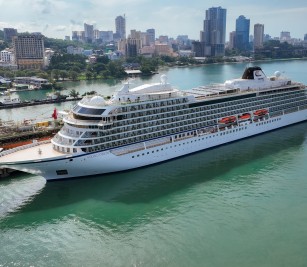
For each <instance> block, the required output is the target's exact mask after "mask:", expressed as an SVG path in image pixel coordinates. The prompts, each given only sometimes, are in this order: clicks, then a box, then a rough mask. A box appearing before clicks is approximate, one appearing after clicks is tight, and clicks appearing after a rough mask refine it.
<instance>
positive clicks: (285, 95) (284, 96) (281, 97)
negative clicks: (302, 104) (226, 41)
mask: <svg viewBox="0 0 307 267" xmlns="http://www.w3.org/2000/svg"><path fill="white" fill-rule="evenodd" d="M291 93H292V96H294V95H301V97H302V98H304V99H306V95H305V94H304V91H303V90H299V91H293V90H292V91H291V92H287V93H283V94H278V97H277V98H276V97H275V98H274V99H273V98H272V97H273V96H272V95H266V96H262V97H261V98H271V99H269V101H273V100H274V101H275V102H276V100H288V101H289V94H291ZM255 99H256V98H255V97H253V98H252V99H250V100H247V99H245V100H236V101H233V102H232V103H222V104H214V105H210V106H204V107H198V108H192V109H186V110H182V111H181V113H182V114H189V113H191V112H195V116H196V113H200V112H201V111H205V110H206V111H207V112H206V113H203V112H201V113H202V114H201V115H202V116H203V115H205V114H206V115H207V114H216V113H217V112H221V110H220V109H218V110H214V109H215V108H217V106H220V107H222V106H225V105H228V107H227V108H226V109H223V110H222V111H230V110H231V108H233V107H238V104H241V103H245V104H244V105H242V106H244V107H249V108H248V109H244V110H242V112H247V111H248V110H250V109H251V106H250V104H251V103H250V102H256V103H259V101H258V100H255ZM258 99H259V97H258ZM293 101H294V100H293ZM284 102H287V101H284ZM230 104H231V106H230ZM274 104H275V105H274V106H277V105H278V104H279V103H274ZM264 107H265V106H264ZM210 108H211V110H208V109H210ZM254 108H255V109H257V108H262V107H257V106H255V107H254ZM174 113H175V114H176V112H172V113H170V114H168V116H165V115H166V113H164V114H159V115H155V116H147V117H144V118H143V119H144V121H151V120H157V119H159V118H165V117H174ZM221 115H225V116H227V115H228V114H221ZM229 115H232V114H229ZM207 119H208V118H207ZM209 119H210V118H209ZM137 122H141V119H133V120H132V121H131V120H125V121H120V122H115V123H114V124H113V126H114V127H117V126H121V127H123V124H125V123H126V124H131V123H137ZM73 126H74V127H76V125H73ZM77 127H79V128H92V129H100V130H107V129H110V128H111V125H110V124H109V125H104V126H97V125H91V126H84V125H79V126H77ZM120 131H122V129H121V130H120Z"/></svg>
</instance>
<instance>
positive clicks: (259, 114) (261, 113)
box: [254, 109, 268, 117]
mask: <svg viewBox="0 0 307 267" xmlns="http://www.w3.org/2000/svg"><path fill="white" fill-rule="evenodd" d="M267 113H268V111H267V110H266V109H258V110H256V111H255V112H254V116H256V117H263V116H265V115H266V114H267Z"/></svg>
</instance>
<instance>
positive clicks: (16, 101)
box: [0, 96, 20, 105]
mask: <svg viewBox="0 0 307 267" xmlns="http://www.w3.org/2000/svg"><path fill="white" fill-rule="evenodd" d="M19 103H20V99H19V98H11V97H10V96H8V97H5V98H4V99H3V100H0V105H14V104H19Z"/></svg>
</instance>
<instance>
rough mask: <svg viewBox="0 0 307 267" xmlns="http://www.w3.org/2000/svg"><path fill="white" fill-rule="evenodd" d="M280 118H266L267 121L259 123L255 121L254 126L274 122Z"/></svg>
mask: <svg viewBox="0 0 307 267" xmlns="http://www.w3.org/2000/svg"><path fill="white" fill-rule="evenodd" d="M280 120H281V118H276V119H272V120H268V121H262V122H260V123H256V126H260V125H264V124H268V123H272V122H275V121H280Z"/></svg>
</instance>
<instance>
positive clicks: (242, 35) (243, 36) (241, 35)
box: [235, 15, 250, 51]
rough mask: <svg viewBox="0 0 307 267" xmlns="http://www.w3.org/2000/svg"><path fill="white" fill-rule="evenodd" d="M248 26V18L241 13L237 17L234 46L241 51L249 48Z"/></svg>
mask: <svg viewBox="0 0 307 267" xmlns="http://www.w3.org/2000/svg"><path fill="white" fill-rule="evenodd" d="M249 26H250V20H249V19H247V18H245V17H244V16H243V15H241V16H239V17H238V18H237V20H236V36H235V48H237V49H239V50H243V51H244V50H248V49H249Z"/></svg>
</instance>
